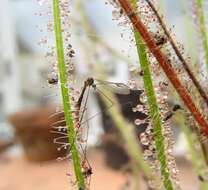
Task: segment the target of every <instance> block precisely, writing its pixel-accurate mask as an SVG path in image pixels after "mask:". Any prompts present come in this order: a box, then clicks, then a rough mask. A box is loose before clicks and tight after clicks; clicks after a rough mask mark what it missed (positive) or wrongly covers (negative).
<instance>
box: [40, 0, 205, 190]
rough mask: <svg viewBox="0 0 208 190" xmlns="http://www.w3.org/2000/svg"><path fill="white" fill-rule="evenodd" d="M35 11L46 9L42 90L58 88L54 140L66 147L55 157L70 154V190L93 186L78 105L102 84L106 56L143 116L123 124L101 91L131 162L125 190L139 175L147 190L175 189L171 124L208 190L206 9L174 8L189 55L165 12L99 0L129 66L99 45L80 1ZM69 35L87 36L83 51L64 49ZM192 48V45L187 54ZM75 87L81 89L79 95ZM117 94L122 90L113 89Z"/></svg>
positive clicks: (57, 0)
mask: <svg viewBox="0 0 208 190" xmlns="http://www.w3.org/2000/svg"><path fill="white" fill-rule="evenodd" d="M39 3H40V4H47V6H48V8H49V11H48V13H47V14H49V15H51V21H50V22H49V23H47V31H48V32H50V33H51V34H53V37H54V39H55V44H53V45H52V46H51V47H50V48H49V50H48V52H47V54H46V55H47V56H46V57H47V59H48V60H49V62H50V64H52V73H51V75H50V77H51V78H50V79H49V80H48V82H49V84H50V85H55V86H58V87H59V88H57V89H58V90H59V91H58V92H57V93H60V94H61V97H62V103H61V105H63V106H62V109H63V110H61V111H63V113H64V125H63V126H60V127H59V128H58V132H57V133H59V134H60V135H63V136H64V137H65V138H66V139H67V141H66V142H64V143H63V142H62V143H59V145H60V149H62V148H65V149H67V148H68V149H69V151H70V152H69V155H68V156H67V157H70V160H71V161H72V163H73V168H74V176H75V179H74V182H75V183H74V184H75V188H76V189H79V190H87V189H90V180H91V178H92V180H93V175H92V174H93V173H94V172H93V168H91V166H90V163H89V161H88V159H87V156H86V151H87V149H86V143H87V142H86V141H87V140H86V138H84V137H83V131H84V127H83V126H82V125H83V123H84V122H83V112H84V111H85V110H86V109H87V104H86V103H85V102H84V97H85V96H87V97H88V96H89V92H88V91H87V89H88V88H93V89H94V90H96V81H97V83H102V84H104V83H107V82H101V81H103V80H104V81H105V80H106V78H107V70H106V68H105V67H103V60H104V59H103V55H102V54H104V53H106V52H107V53H108V54H109V55H108V57H109V58H108V59H109V60H108V62H107V64H108V66H109V67H111V64H113V61H115V60H122V61H123V62H124V63H125V64H127V66H128V68H129V76H130V79H129V83H128V88H129V91H131V90H132V91H133V90H140V92H141V93H140V94H139V95H138V100H139V101H140V103H139V104H138V105H137V106H134V107H132V112H138V113H142V114H143V115H144V117H141V118H137V119H136V120H135V122H134V125H133V124H131V123H129V122H128V121H127V120H128V118H124V117H123V116H122V114H121V105H120V104H119V103H118V101H117V100H116V97H115V95H114V94H113V93H112V92H111V91H108V90H106V89H105V88H103V89H102V94H104V96H102V97H103V102H104V104H105V105H106V107H108V104H109V102H108V100H107V99H110V100H111V101H112V102H114V104H113V106H111V108H110V109H108V112H109V114H110V115H111V117H112V119H113V121H114V123H115V125H116V128H117V130H118V131H119V135H120V136H119V138H121V139H122V141H123V142H124V143H123V146H124V144H125V146H124V148H126V150H127V153H128V155H129V157H130V159H131V161H132V162H131V171H132V176H134V177H132V178H133V179H134V180H132V184H133V185H131V186H130V187H129V188H130V189H139V188H138V184H137V180H138V178H137V177H135V176H137V175H138V172H139V173H142V174H143V176H144V178H145V180H146V182H147V185H148V186H149V189H167V190H174V189H181V185H180V181H179V172H180V171H179V170H178V168H177V165H176V161H175V158H174V154H173V147H174V144H175V139H174V135H173V128H174V126H175V123H177V124H178V125H179V126H180V129H181V131H182V132H183V133H184V134H185V136H186V139H187V143H188V145H189V152H190V160H191V163H192V166H193V168H194V171H195V173H196V175H197V176H198V179H199V184H200V185H199V186H200V187H199V188H200V189H201V190H203V189H206V188H208V184H207V180H208V176H207V175H208V168H207V164H208V152H207V151H208V144H207V138H208V85H207V76H208V36H207V18H206V1H204V0H192V1H186V0H183V1H181V5H180V6H181V9H182V10H183V12H184V14H185V15H184V20H183V22H184V25H185V27H186V31H187V38H188V40H189V42H190V43H189V45H190V47H189V48H190V49H191V50H189V49H186V48H184V46H183V44H181V43H180V42H179V41H178V40H177V36H175V34H174V29H171V28H170V27H171V23H167V21H166V18H165V16H164V15H163V13H164V12H165V10H164V8H163V9H161V8H160V7H161V4H163V5H164V4H165V2H161V1H159V0H158V1H156V0H155V1H154V0H108V1H107V0H106V1H105V5H104V6H110V7H111V8H112V20H113V21H114V22H115V23H117V25H118V27H119V28H122V29H123V31H124V32H123V33H122V35H121V36H125V35H127V36H128V37H129V39H130V43H131V44H130V45H131V48H132V49H134V51H135V54H136V55H137V56H136V59H137V63H138V64H137V65H134V66H132V63H131V61H130V60H129V59H128V58H127V57H125V55H123V53H121V52H118V51H117V50H115V49H113V48H112V47H111V44H108V43H106V42H105V41H104V40H103V39H102V38H100V37H98V35H97V31H96V29H95V28H94V27H93V26H92V25H91V23H90V21H89V19H88V16H87V13H86V11H85V8H84V5H85V4H86V3H87V2H86V1H83V0H76V1H71V0H53V1H46V0H45V1H40V0H39ZM162 7H164V6H162ZM71 11H75V12H76V15H77V17H73V16H71ZM92 14H93V13H92ZM98 19H99V18H98ZM73 27H74V28H76V27H77V28H78V30H81V31H82V32H83V33H85V34H86V38H85V39H84V40H83V39H79V42H80V46H81V47H82V51H81V50H79V49H74V47H73V45H71V32H70V30H71V28H73ZM118 35H120V34H118ZM193 39H195V41H194V40H193ZM121 40H124V39H122V38H121ZM42 41H44V40H42ZM46 41H47V39H46ZM196 42H197V43H198V44H197V45H195V46H194V45H193V44H194V43H196ZM196 47H197V48H198V49H197V48H196ZM77 51H80V52H82V53H83V57H84V58H83V60H82V62H85V66H86V68H88V69H89V71H90V72H88V74H87V76H90V78H89V77H86V79H85V80H81V81H82V82H80V78H79V77H80V76H78V72H76V69H75V68H76V52H77ZM103 52H104V53H103ZM190 52H192V53H191V56H189V53H190ZM112 60H113V61H112ZM105 64H106V61H105ZM108 66H106V67H108ZM91 77H92V78H91ZM94 78H96V79H97V80H95V79H94ZM138 81H139V82H138ZM80 84H81V88H80V87H78V86H80ZM116 86H117V87H118V88H123V86H122V84H121V83H117V84H116ZM125 86H127V85H125ZM127 95H128V94H127ZM106 96H107V97H108V98H107V99H106ZM58 111H60V110H58ZM135 127H136V128H142V129H143V132H135V131H138V130H136V129H135ZM57 142H58V141H56V143H57ZM196 145H197V146H196ZM97 189H99V187H98V188H97Z"/></svg>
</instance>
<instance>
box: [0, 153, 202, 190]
mask: <svg viewBox="0 0 208 190" xmlns="http://www.w3.org/2000/svg"><path fill="white" fill-rule="evenodd" d="M88 158H89V160H90V163H91V165H92V168H93V175H92V178H91V183H90V184H91V190H106V189H108V190H122V187H123V186H124V184H125V183H126V181H127V175H126V174H124V173H122V172H119V171H115V170H112V169H110V168H109V167H108V166H106V164H105V161H104V155H103V153H102V152H101V151H99V150H91V151H90V153H89V155H88ZM178 166H179V169H180V181H181V184H182V185H181V187H182V189H183V190H196V189H198V184H197V177H196V176H194V174H193V171H192V170H191V169H190V168H191V167H190V164H189V163H188V162H187V161H185V159H179V160H178ZM70 171H72V168H71V164H70V163H69V162H68V161H62V162H58V161H51V162H42V163H34V162H30V161H28V160H27V159H26V158H25V157H24V156H19V157H15V158H11V157H8V156H5V155H0V190H69V189H71V190H73V189H76V188H75V187H73V186H72V183H71V182H70V181H71V177H70V176H69V174H70ZM140 186H141V188H140V189H142V190H145V189H146V188H145V184H144V182H143V180H142V179H140Z"/></svg>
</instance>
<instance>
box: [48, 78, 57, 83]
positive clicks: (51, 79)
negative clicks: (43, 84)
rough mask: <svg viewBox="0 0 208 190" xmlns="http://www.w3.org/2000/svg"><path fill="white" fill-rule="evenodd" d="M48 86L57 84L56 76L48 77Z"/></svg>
mask: <svg viewBox="0 0 208 190" xmlns="http://www.w3.org/2000/svg"><path fill="white" fill-rule="evenodd" d="M48 84H58V76H55V77H48Z"/></svg>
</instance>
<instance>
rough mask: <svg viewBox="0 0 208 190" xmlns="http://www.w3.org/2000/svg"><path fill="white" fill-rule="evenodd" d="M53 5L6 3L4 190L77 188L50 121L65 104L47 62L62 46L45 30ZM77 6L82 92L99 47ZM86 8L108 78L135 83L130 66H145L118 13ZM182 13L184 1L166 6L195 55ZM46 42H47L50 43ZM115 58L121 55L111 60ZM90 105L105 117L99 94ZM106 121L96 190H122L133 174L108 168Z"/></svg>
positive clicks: (93, 151)
mask: <svg viewBox="0 0 208 190" xmlns="http://www.w3.org/2000/svg"><path fill="white" fill-rule="evenodd" d="M47 5H48V4H47V3H45V1H44V0H42V1H41V0H1V6H0V79H1V83H0V168H1V169H0V179H1V180H0V190H26V189H27V190H28V189H29V190H49V189H50V190H55V189H63V190H65V189H70V187H71V186H72V183H71V182H70V173H71V171H72V168H71V164H70V163H69V162H68V161H62V162H58V161H57V160H56V158H58V157H59V156H63V155H64V153H60V152H58V153H57V152H56V151H57V150H56V149H57V147H56V145H54V144H53V138H54V136H52V135H51V134H50V133H49V131H50V129H49V126H50V124H51V121H49V119H48V118H49V117H50V115H51V114H52V113H53V112H54V111H55V110H56V106H57V105H60V101H59V99H60V98H59V95H58V94H59V91H58V90H59V89H58V88H54V87H51V86H50V85H48V83H47V79H48V75H49V74H50V73H51V65H50V64H49V63H48V61H47V59H46V52H47V46H48V44H54V40H53V36H52V35H51V36H50V35H48V34H47V31H46V30H44V29H45V28H46V25H47V22H48V20H50V19H51V16H50V15H49V16H48V15H47V14H42V13H44V12H47V10H48V7H47ZM76 6H78V5H75V2H74V1H73V3H72V7H71V12H72V13H71V17H72V24H71V28H70V30H71V39H70V41H71V43H72V44H73V49H74V50H75V58H74V62H75V64H76V72H77V76H79V79H80V81H78V83H79V85H80V86H81V85H82V84H83V81H84V79H86V78H87V77H88V76H90V75H93V73H90V64H94V63H92V61H91V60H90V59H89V60H86V59H87V58H86V55H87V54H88V52H87V51H86V49H88V47H90V46H91V44H90V43H92V42H89V40H88V41H87V40H86V39H88V38H89V37H90V35H91V34H90V33H86V31H85V30H84V29H83V28H82V27H83V25H82V22H83V20H82V19H81V18H80V13H81V12H79V11H77V10H78V9H76V8H75V7H76ZM82 6H83V7H82V8H83V10H82V12H83V11H84V13H85V16H86V19H87V21H88V24H90V26H91V28H90V29H91V30H92V31H93V32H94V34H95V33H96V36H97V38H98V39H99V40H98V43H100V44H101V45H100V47H102V48H100V47H99V46H96V47H97V48H98V50H99V53H98V54H102V56H100V57H101V58H100V60H102V61H103V66H104V67H105V65H106V64H108V63H109V62H112V63H113V64H111V66H109V64H108V67H106V68H105V69H106V72H107V74H108V80H110V81H115V82H124V83H127V82H128V80H129V74H128V73H129V70H128V65H127V64H124V63H125V62H128V63H131V64H132V65H133V66H134V65H136V64H137V61H136V60H137V58H136V56H135V55H136V54H135V52H136V51H135V49H134V48H133V47H132V46H130V45H129V41H130V39H129V38H128V36H126V37H123V38H122V37H121V36H122V34H123V33H125V32H126V31H125V29H122V28H121V27H118V26H117V23H116V22H115V21H113V20H112V7H111V6H110V5H106V4H105V2H104V1H100V0H89V1H88V2H87V3H86V2H84V3H83V4H82ZM182 7H183V6H181V2H180V1H176V0H175V1H165V2H162V3H161V6H160V8H161V10H164V12H165V14H166V19H167V20H168V23H171V24H169V27H172V26H173V25H174V29H173V30H174V33H175V34H176V36H177V39H178V41H180V42H181V43H183V44H184V45H185V48H186V49H187V50H188V51H189V53H190V52H191V50H189V48H188V47H189V46H188V43H187V42H188V39H187V38H186V37H185V32H186V31H185V27H184V17H185V13H184V11H183V8H182ZM41 28H43V30H41ZM86 28H87V27H86ZM88 32H89V30H88ZM45 36H46V37H47V44H44V42H43V41H44V39H45ZM85 43H86V44H85ZM83 44H84V45H83ZM103 47H104V48H103ZM83 49H84V50H83ZM112 52H113V53H114V55H115V54H116V56H111V54H112ZM109 54H110V55H109ZM88 56H89V55H88ZM115 57H117V58H115ZM118 57H119V58H118ZM96 61H97V60H94V62H96ZM86 62H88V65H87V64H86ZM92 77H93V76H92ZM54 94H55V96H54ZM56 94H57V95H56ZM90 101H91V105H93V106H90V108H89V110H88V111H89V112H90V114H91V115H94V114H96V113H99V110H100V104H99V103H98V101H96V95H95V94H92V96H91V97H90ZM101 116H102V114H100V115H99V114H98V115H97V116H96V117H94V118H93V119H92V120H90V134H89V137H88V138H89V139H88V143H89V144H90V145H91V146H90V147H91V148H90V150H89V160H90V161H91V164H92V167H93V170H94V171H95V172H94V174H93V175H92V180H91V187H92V189H94V190H102V189H103V190H104V189H106V188H108V189H109V190H117V189H122V187H123V185H124V183H125V181H126V179H127V178H128V174H126V173H123V172H121V170H120V168H121V166H115V165H114V164H112V163H110V166H108V162H109V160H108V158H106V154H105V153H106V149H102V148H97V147H102V146H101V139H102V135H103V134H104V131H105V128H104V129H103V127H102V124H103V120H102V117H101ZM57 117H58V116H57ZM56 119H57V118H56ZM177 136H178V138H177V139H178V141H177V143H176V147H175V154H176V155H177V156H178V158H179V168H180V169H181V172H180V175H181V181H182V187H183V188H182V189H184V190H185V189H187V190H191V189H193V190H195V189H196V187H197V178H196V176H195V175H194V174H193V172H192V169H191V168H190V165H189V162H187V160H186V158H185V157H186V156H184V155H185V153H186V143H185V142H184V138H183V137H182V136H181V135H180V134H178V135H177ZM53 145H54V146H53ZM106 147H108V146H106ZM106 147H105V146H104V148H106ZM46 150H48V151H46ZM104 152H105V153H104ZM118 157H120V156H118ZM123 158H124V160H120V161H121V163H122V162H123V161H124V162H125V160H126V158H125V155H123ZM106 159H107V161H106ZM116 159H118V158H117V157H116V156H115V162H117V160H116ZM103 179H105V180H106V181H107V183H106V181H103ZM192 183H193V184H192ZM142 184H143V183H142ZM143 188H144V186H143ZM143 188H142V189H143ZM71 189H73V187H71Z"/></svg>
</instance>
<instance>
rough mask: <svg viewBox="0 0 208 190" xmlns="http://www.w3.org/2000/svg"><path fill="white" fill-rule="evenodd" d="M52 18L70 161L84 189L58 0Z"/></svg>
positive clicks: (54, 0) (79, 186) (54, 1)
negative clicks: (68, 85)
mask: <svg viewBox="0 0 208 190" xmlns="http://www.w3.org/2000/svg"><path fill="white" fill-rule="evenodd" d="M53 16H54V29H55V38H56V49H57V57H58V70H59V77H60V85H61V94H62V101H63V107H64V116H65V120H66V125H67V131H68V140H69V143H70V151H71V155H72V161H73V165H74V172H75V176H76V180H77V184H78V188H79V189H81V188H82V189H84V188H85V178H84V175H83V173H82V169H81V168H82V167H81V164H80V157H79V153H78V148H77V147H76V133H75V128H74V122H73V117H72V114H71V113H72V112H71V105H70V93H69V90H68V88H67V87H66V84H67V76H66V65H65V59H64V48H63V38H62V31H61V17H60V9H59V0H53Z"/></svg>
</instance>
